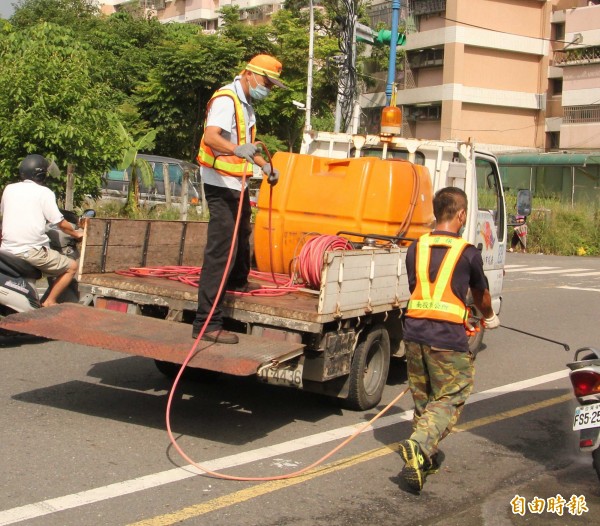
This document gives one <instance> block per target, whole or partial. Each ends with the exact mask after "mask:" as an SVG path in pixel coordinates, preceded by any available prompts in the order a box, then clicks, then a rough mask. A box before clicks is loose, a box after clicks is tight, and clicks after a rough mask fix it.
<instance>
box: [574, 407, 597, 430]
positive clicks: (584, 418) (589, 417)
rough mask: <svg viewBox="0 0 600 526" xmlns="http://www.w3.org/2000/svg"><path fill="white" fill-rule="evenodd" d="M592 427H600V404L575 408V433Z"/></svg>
mask: <svg viewBox="0 0 600 526" xmlns="http://www.w3.org/2000/svg"><path fill="white" fill-rule="evenodd" d="M591 427H600V402H599V403H597V404H590V405H581V406H579V407H576V408H575V418H574V419H573V431H577V430H578V429H588V428H591Z"/></svg>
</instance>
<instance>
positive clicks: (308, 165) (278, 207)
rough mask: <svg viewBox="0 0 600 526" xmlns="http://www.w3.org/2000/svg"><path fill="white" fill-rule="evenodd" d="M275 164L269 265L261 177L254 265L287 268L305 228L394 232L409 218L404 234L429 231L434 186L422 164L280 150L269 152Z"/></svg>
mask: <svg viewBox="0 0 600 526" xmlns="http://www.w3.org/2000/svg"><path fill="white" fill-rule="evenodd" d="M273 165H274V166H275V167H276V168H277V169H278V170H279V171H280V177H279V182H278V184H277V185H276V186H274V187H273V203H272V213H271V228H272V231H271V243H272V251H273V254H272V257H273V269H271V263H270V259H271V257H270V254H269V185H268V183H267V182H266V180H264V181H263V183H262V186H261V189H260V193H259V197H258V203H257V206H258V214H257V216H256V224H255V228H254V247H255V256H256V264H257V267H258V270H260V271H263V272H269V271H271V270H272V271H273V272H278V273H286V274H287V273H289V271H290V266H291V262H292V259H293V258H294V257H297V255H298V254H299V252H300V249H301V248H302V247H301V246H299V245H301V241H302V240H303V239H304V240H306V234H308V233H318V234H337V233H338V232H340V231H343V230H345V231H350V232H358V233H361V234H379V235H385V236H396V235H398V232H399V230H400V229H401V227H402V225H403V224H406V221H407V220H408V218H410V223H409V224H408V228H407V229H406V230H405V236H406V237H412V238H416V237H419V236H420V235H422V234H424V233H426V232H428V231H430V230H431V226H432V224H433V220H434V216H433V205H432V198H433V192H432V185H431V179H430V177H429V171H428V170H427V168H425V167H424V166H420V165H414V164H412V163H409V162H408V161H402V160H382V159H377V158H374V157H361V158H353V159H342V160H340V159H327V158H323V157H314V156H312V155H301V154H294V153H282V152H278V153H276V154H275V155H274V156H273ZM411 210H412V216H410V214H411ZM349 239H351V240H352V238H351V237H350V238H349ZM354 240H355V241H357V239H354Z"/></svg>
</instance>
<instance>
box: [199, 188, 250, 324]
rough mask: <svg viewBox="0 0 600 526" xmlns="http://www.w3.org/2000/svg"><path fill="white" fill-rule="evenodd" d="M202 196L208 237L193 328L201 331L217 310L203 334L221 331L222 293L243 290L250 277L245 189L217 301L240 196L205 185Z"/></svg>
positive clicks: (248, 226) (246, 194)
mask: <svg viewBox="0 0 600 526" xmlns="http://www.w3.org/2000/svg"><path fill="white" fill-rule="evenodd" d="M204 194H205V196H206V202H207V203H208V211H209V213H210V219H209V221H208V234H207V239H206V248H205V250H204V261H203V262H202V273H201V274H200V283H199V286H198V308H197V311H196V319H195V320H194V327H197V328H201V327H202V325H203V324H204V322H205V321H206V319H207V318H208V314H209V312H210V310H211V309H212V306H213V304H214V303H215V302H216V303H217V306H216V307H215V311H214V313H213V316H212V318H211V320H210V322H209V324H208V325H207V327H206V332H210V331H214V330H218V329H221V328H222V327H223V312H222V310H221V308H220V305H221V303H222V301H223V293H224V292H225V290H228V289H234V288H238V287H243V286H244V285H245V284H246V283H247V282H248V274H249V273H250V234H251V232H252V231H251V227H250V216H251V209H250V195H249V193H248V189H246V190H245V191H244V196H243V204H242V211H241V214H242V216H241V218H240V224H239V231H238V236H237V241H236V246H235V248H234V252H233V256H232V262H231V266H230V267H229V274H228V276H227V280H226V281H225V287H224V288H223V293H222V294H221V296H220V297H219V298H217V293H218V291H219V285H220V284H221V280H222V279H223V272H224V271H225V266H226V264H227V258H228V256H229V251H230V249H231V242H232V240H233V233H234V229H235V221H236V218H237V211H238V206H239V202H240V192H238V191H235V190H230V189H229V188H223V187H220V186H213V185H209V184H205V185H204Z"/></svg>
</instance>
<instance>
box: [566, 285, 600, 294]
mask: <svg viewBox="0 0 600 526" xmlns="http://www.w3.org/2000/svg"><path fill="white" fill-rule="evenodd" d="M557 288H558V289H569V290H589V291H590V292H600V289H591V288H586V287H569V286H568V285H563V286H562V287H557Z"/></svg>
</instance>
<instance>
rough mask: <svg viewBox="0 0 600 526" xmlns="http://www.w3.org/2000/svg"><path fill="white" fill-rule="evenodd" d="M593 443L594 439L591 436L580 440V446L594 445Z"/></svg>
mask: <svg viewBox="0 0 600 526" xmlns="http://www.w3.org/2000/svg"><path fill="white" fill-rule="evenodd" d="M593 445H594V441H593V440H592V439H591V438H586V439H584V440H580V441H579V447H592V446H593Z"/></svg>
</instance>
